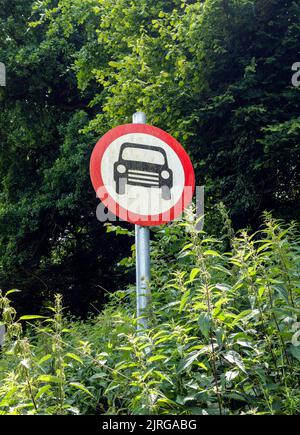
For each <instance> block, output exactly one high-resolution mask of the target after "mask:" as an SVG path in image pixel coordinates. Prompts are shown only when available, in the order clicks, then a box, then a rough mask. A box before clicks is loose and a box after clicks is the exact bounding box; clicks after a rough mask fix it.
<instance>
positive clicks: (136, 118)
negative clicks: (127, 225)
mask: <svg viewBox="0 0 300 435" xmlns="http://www.w3.org/2000/svg"><path fill="white" fill-rule="evenodd" d="M133 124H146V115H145V113H143V112H137V113H135V114H134V115H133ZM135 249H136V312H137V319H138V322H137V330H138V331H141V330H143V329H147V327H148V321H147V317H146V316H147V311H148V305H149V299H150V288H149V281H150V231H149V228H148V227H143V226H140V225H135Z"/></svg>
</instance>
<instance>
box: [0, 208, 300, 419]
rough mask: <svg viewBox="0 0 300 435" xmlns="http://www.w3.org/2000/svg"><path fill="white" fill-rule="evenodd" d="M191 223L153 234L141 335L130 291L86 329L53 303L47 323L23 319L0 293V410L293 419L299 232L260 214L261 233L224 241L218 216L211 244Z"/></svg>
mask: <svg viewBox="0 0 300 435" xmlns="http://www.w3.org/2000/svg"><path fill="white" fill-rule="evenodd" d="M223 213H224V210H223ZM191 217H192V214H191V215H190V216H188V218H187V219H186V220H184V221H183V220H182V221H177V222H174V223H173V224H172V225H170V226H164V227H163V228H159V229H156V230H155V240H154V241H153V242H152V264H153V274H152V276H153V278H152V282H151V288H152V304H151V306H152V312H151V313H149V317H150V319H151V320H150V327H149V330H147V331H145V332H143V333H141V334H139V335H137V333H136V332H135V326H136V319H135V302H134V299H135V297H134V296H135V289H134V288H128V289H124V290H120V291H118V292H117V293H116V294H114V295H112V296H111V300H110V303H109V304H108V305H107V306H106V307H105V309H104V311H103V312H102V313H101V314H99V315H98V316H97V317H95V318H91V319H90V320H89V321H87V322H82V321H76V320H74V319H73V320H72V319H68V317H64V315H63V308H62V298H61V296H59V295H57V296H56V298H55V303H54V306H53V307H51V308H49V309H50V314H51V313H52V314H51V315H50V317H49V318H34V317H32V316H25V317H21V318H20V319H17V315H16V312H15V310H14V309H13V308H12V305H11V302H10V301H9V298H10V297H13V294H12V295H10V294H9V293H8V294H6V295H2V296H1V299H0V306H1V311H2V317H3V322H4V323H5V325H6V328H7V335H6V339H5V345H4V348H3V351H2V357H1V360H0V413H2V414H28V413H29V414H54V413H58V414H69V413H75V414H78V413H80V414H97V413H110V414H128V413H129V414H157V413H158V414H164V413H174V414H243V413H246V414H297V413H298V412H299V407H300V393H299V379H300V377H299V372H300V342H299V329H300V328H299V323H298V321H299V316H300V306H299V301H300V268H299V264H300V239H299V233H298V228H297V226H296V224H294V223H292V224H290V225H285V224H284V223H283V222H281V221H276V220H274V219H273V218H272V217H271V216H269V215H267V214H266V215H265V216H264V223H263V226H262V228H261V230H260V231H258V232H256V233H255V234H248V233H247V231H242V232H240V233H239V234H237V235H236V236H234V237H231V238H230V239H229V238H228V234H231V233H232V230H231V229H230V228H229V227H228V223H229V220H228V219H227V223H226V225H225V229H224V231H223V234H224V236H223V237H221V238H220V240H217V239H215V238H214V237H211V236H209V235H207V234H205V233H203V232H198V231H196V229H195V224H194V222H193V219H191ZM113 230H116V231H117V228H115V227H110V231H113ZM229 246H230V249H227V248H228V247H229ZM133 252H134V251H133ZM122 264H123V266H124V265H126V266H127V267H129V268H130V267H131V266H132V264H133V259H130V258H128V259H126V260H124V261H123V262H122ZM25 325H27V326H26V329H25V330H24V327H25Z"/></svg>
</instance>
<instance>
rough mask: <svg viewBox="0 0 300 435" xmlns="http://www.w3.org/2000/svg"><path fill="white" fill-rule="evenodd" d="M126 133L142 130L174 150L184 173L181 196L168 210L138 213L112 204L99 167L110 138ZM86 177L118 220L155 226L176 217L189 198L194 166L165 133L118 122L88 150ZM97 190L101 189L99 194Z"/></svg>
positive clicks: (110, 140)
mask: <svg viewBox="0 0 300 435" xmlns="http://www.w3.org/2000/svg"><path fill="white" fill-rule="evenodd" d="M130 133H144V134H149V135H151V136H154V137H156V138H158V139H161V140H162V141H164V142H165V143H166V144H167V145H169V147H170V148H172V149H173V151H175V153H176V154H177V156H178V157H179V159H180V161H181V164H182V166H183V170H184V176H185V183H184V187H185V188H184V190H183V195H181V197H180V199H179V200H178V202H177V203H176V204H175V205H173V207H171V209H169V210H167V211H166V212H164V213H161V214H158V215H139V214H135V213H132V212H130V211H128V210H126V209H125V208H123V207H122V206H120V205H119V204H118V203H116V202H115V200H114V199H113V198H112V197H111V196H110V194H109V192H108V191H107V189H106V187H105V185H104V182H103V179H102V175H101V170H100V168H101V161H102V158H103V155H104V153H105V151H106V150H107V148H108V147H109V145H110V144H111V143H112V142H113V141H115V140H116V139H117V138H118V137H120V136H124V135H125V134H130ZM90 176H91V181H92V184H93V187H94V189H95V191H96V193H97V196H98V198H99V199H100V200H101V201H102V203H103V204H104V205H105V207H107V208H108V209H109V210H110V211H111V212H112V213H113V214H115V215H116V216H118V217H119V218H121V219H122V220H124V221H127V222H130V223H132V224H136V225H141V226H158V225H162V224H165V223H168V222H170V221H172V220H174V219H176V218H177V217H178V216H180V215H181V214H182V212H183V211H184V209H185V208H186V207H187V206H188V205H189V204H190V202H191V201H192V198H193V194H194V190H195V173H194V168H193V165H192V162H191V160H190V158H189V156H188V154H187V153H186V151H185V150H184V148H183V147H182V145H181V144H180V143H179V142H178V141H177V140H176V139H175V138H174V137H172V136H171V135H170V134H168V133H167V132H165V131H163V130H161V129H160V128H157V127H154V126H152V125H148V124H124V125H120V126H118V127H115V128H113V129H112V130H110V131H108V132H107V133H106V134H105V135H104V136H103V137H102V138H101V139H99V141H98V142H97V144H96V146H95V148H94V150H93V152H92V156H91V160H90ZM186 188H188V189H186ZM99 190H101V194H100V195H99Z"/></svg>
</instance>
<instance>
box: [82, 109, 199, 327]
mask: <svg viewBox="0 0 300 435" xmlns="http://www.w3.org/2000/svg"><path fill="white" fill-rule="evenodd" d="M90 174H91V181H92V184H93V187H94V189H95V192H96V193H97V196H98V198H99V199H100V200H101V202H102V204H103V205H104V206H105V207H107V209H108V210H109V211H110V212H111V213H113V214H114V215H116V216H118V217H119V218H121V219H122V220H124V221H126V222H130V223H131V224H133V225H135V244H136V293H137V296H136V300H137V304H136V305H137V330H138V332H139V333H141V332H142V331H144V330H145V329H147V328H148V327H149V319H148V317H149V306H150V294H151V290H150V232H149V227H152V226H158V225H163V224H166V223H168V222H170V221H173V220H175V219H176V218H177V217H178V216H180V215H181V213H182V212H183V211H184V209H185V208H186V207H187V206H188V205H189V204H190V202H191V201H192V198H193V192H194V189H195V174H194V169H193V165H192V162H191V160H190V158H189V156H188V155H187V153H186V152H185V150H184V148H183V147H182V146H181V145H180V143H179V142H178V141H177V140H176V139H175V138H174V137H172V136H171V135H169V134H168V133H167V132H166V131H163V130H161V129H160V128H157V127H154V126H152V125H148V124H146V115H145V113H143V112H138V113H135V114H134V115H133V120H132V123H131V124H124V125H119V126H117V127H115V128H113V129H111V130H109V131H108V132H107V133H106V134H105V135H104V136H102V137H101V138H100V139H99V140H98V142H97V144H96V145H95V147H94V149H93V152H92V155H91V161H90ZM133 199H134V200H133Z"/></svg>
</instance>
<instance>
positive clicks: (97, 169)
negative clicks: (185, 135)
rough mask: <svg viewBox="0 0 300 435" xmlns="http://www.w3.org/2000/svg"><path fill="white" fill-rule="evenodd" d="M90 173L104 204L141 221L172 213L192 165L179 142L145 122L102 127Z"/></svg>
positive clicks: (181, 205) (178, 208)
mask: <svg viewBox="0 0 300 435" xmlns="http://www.w3.org/2000/svg"><path fill="white" fill-rule="evenodd" d="M90 174H91V180H92V184H93V186H94V189H95V191H96V193H97V196H98V198H99V199H100V200H101V201H102V203H103V204H104V205H105V207H107V208H108V210H110V211H111V212H112V213H113V214H114V215H116V216H118V217H120V218H121V219H122V220H124V221H127V222H130V223H133V224H137V225H142V226H155V225H161V224H164V223H167V222H169V221H172V220H174V219H176V218H177V217H178V216H179V215H180V214H181V213H182V212H183V211H184V209H185V208H186V207H187V206H188V205H189V204H190V202H191V200H192V197H193V193H194V189H195V174H194V169H193V166H192V163H191V160H190V158H189V156H188V155H187V153H186V152H185V150H184V149H183V147H182V146H181V145H180V143H179V142H178V141H177V140H176V139H174V138H173V137H172V136H170V135H169V134H168V133H166V132H165V131H163V130H161V129H159V128H157V127H153V126H150V125H144V124H125V125H121V126H119V127H116V128H113V129H112V130H110V131H109V132H108V133H106V134H105V135H104V136H103V137H102V138H101V139H100V140H99V141H98V142H97V144H96V146H95V148H94V150H93V153H92V157H91V162H90Z"/></svg>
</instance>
